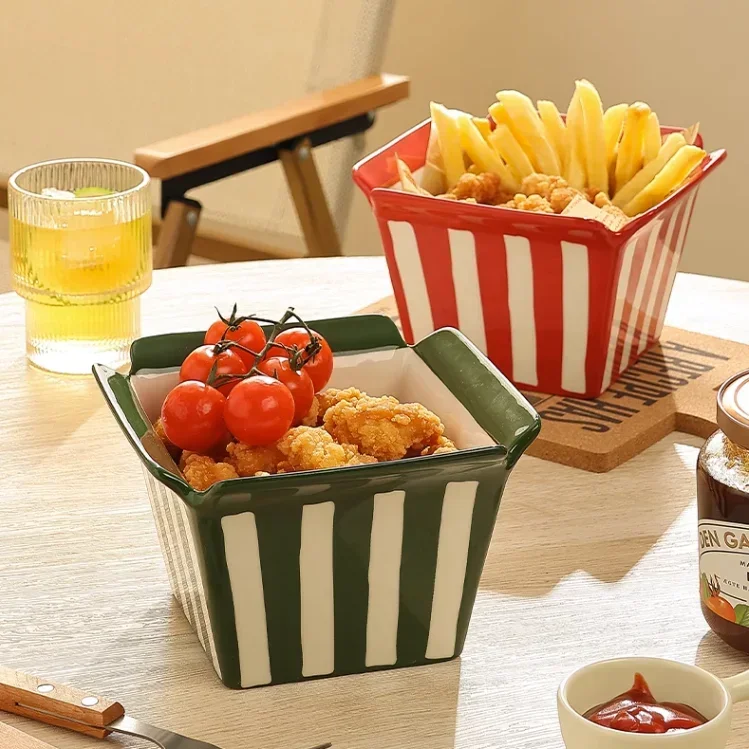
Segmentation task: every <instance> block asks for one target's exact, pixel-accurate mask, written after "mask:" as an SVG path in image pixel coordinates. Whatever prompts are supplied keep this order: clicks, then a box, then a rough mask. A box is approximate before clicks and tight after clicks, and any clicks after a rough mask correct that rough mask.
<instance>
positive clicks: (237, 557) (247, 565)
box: [221, 512, 271, 687]
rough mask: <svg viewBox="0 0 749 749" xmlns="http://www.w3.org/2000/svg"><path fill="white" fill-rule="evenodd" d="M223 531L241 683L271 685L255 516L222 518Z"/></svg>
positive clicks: (244, 513)
mask: <svg viewBox="0 0 749 749" xmlns="http://www.w3.org/2000/svg"><path fill="white" fill-rule="evenodd" d="M221 528H222V529H223V531H224V547H225V550H226V566H227V568H228V570H229V582H230V584H231V594H232V598H233V600H234V621H235V624H236V629H237V645H238V646H239V672H240V681H241V684H242V686H243V687H254V686H258V685H260V684H270V681H271V673H270V656H269V654H268V630H267V625H266V620H265V598H264V597H263V576H262V569H261V566H260V548H259V546H258V541H257V526H256V524H255V513H254V512H243V513H242V514H241V515H227V516H226V517H223V518H221Z"/></svg>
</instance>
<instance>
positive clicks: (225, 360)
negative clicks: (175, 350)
mask: <svg viewBox="0 0 749 749" xmlns="http://www.w3.org/2000/svg"><path fill="white" fill-rule="evenodd" d="M214 348H215V347H214V346H198V348H196V349H195V351H192V352H190V353H189V354H188V355H187V358H186V359H185V360H184V361H183V362H182V366H181V367H180V370H179V381H180V382H184V381H185V380H197V381H198V382H208V375H209V374H210V373H211V369H212V368H213V365H214V364H216V377H220V376H221V375H242V374H247V370H248V367H247V365H246V364H245V363H244V362H243V361H242V359H240V357H239V356H238V355H237V353H235V352H234V350H232V349H227V350H226V351H221V352H219V353H218V354H216V353H215V352H214ZM237 382H238V380H234V381H233V382H227V383H226V384H225V385H221V386H220V387H219V388H218V389H219V390H220V391H221V392H222V393H223V394H224V395H229V393H230V392H231V391H232V389H233V388H234V386H235V385H236V384H237Z"/></svg>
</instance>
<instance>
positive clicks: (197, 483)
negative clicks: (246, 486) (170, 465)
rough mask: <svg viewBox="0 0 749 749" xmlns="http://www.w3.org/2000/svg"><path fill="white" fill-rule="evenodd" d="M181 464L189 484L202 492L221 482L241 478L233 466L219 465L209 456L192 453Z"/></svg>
mask: <svg viewBox="0 0 749 749" xmlns="http://www.w3.org/2000/svg"><path fill="white" fill-rule="evenodd" d="M180 463H181V464H182V463H183V465H184V467H183V468H182V472H183V473H184V474H185V478H186V479H187V483H188V484H190V486H191V487H192V488H193V489H197V490H198V491H201V492H202V491H205V490H206V489H208V487H210V486H213V484H215V483H217V482H219V481H224V480H225V479H236V478H239V476H238V475H237V472H236V471H235V470H234V467H233V466H231V465H229V464H228V463H217V462H216V461H215V460H213V458H209V457H208V456H207V455H197V454H195V453H191V454H190V455H188V456H187V457H186V458H185V459H184V461H180Z"/></svg>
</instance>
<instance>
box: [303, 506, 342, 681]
mask: <svg viewBox="0 0 749 749" xmlns="http://www.w3.org/2000/svg"><path fill="white" fill-rule="evenodd" d="M334 512H335V505H334V504H333V502H322V503H321V504H317V505H305V507H304V508H303V510H302V543H301V548H300V550H299V580H300V583H301V604H302V676H320V675H322V674H329V673H332V671H333V669H334V668H335V650H334V648H335V631H334V622H335V619H334V612H333V514H334ZM341 636H343V637H345V636H346V633H345V632H343V633H341Z"/></svg>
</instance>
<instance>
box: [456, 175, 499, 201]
mask: <svg viewBox="0 0 749 749" xmlns="http://www.w3.org/2000/svg"><path fill="white" fill-rule="evenodd" d="M450 192H451V193H452V194H453V195H454V196H455V197H456V198H457V199H458V200H469V199H470V198H473V199H474V200H475V201H476V202H477V203H483V204H485V205H495V204H496V202H497V197H498V196H499V194H500V193H501V192H502V181H501V180H500V179H499V177H498V176H497V175H496V174H494V173H492V172H482V173H481V174H472V173H470V172H466V173H465V174H464V175H462V176H461V177H460V179H459V180H458V181H457V182H456V184H455V187H453V188H452V190H450Z"/></svg>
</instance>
